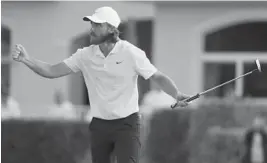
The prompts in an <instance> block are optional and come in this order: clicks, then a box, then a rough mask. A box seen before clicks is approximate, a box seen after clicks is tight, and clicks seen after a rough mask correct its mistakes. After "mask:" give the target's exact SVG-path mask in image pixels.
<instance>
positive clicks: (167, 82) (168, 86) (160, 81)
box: [150, 71, 190, 106]
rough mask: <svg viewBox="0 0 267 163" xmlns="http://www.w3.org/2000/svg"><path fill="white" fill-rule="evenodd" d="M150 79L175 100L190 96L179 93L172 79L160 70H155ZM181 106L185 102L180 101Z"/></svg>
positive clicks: (184, 104)
mask: <svg viewBox="0 0 267 163" xmlns="http://www.w3.org/2000/svg"><path fill="white" fill-rule="evenodd" d="M150 79H151V80H152V81H153V82H155V83H156V84H157V85H158V86H159V87H160V88H161V89H162V90H163V91H164V92H165V93H167V94H169V95H170V96H172V97H173V98H174V99H176V100H177V102H179V101H182V100H184V99H187V98H189V97H190V96H188V95H186V94H183V93H181V92H180V91H179V90H178V89H177V87H176V85H175V83H174V82H173V80H172V79H171V78H169V77H168V76H167V75H165V74H163V73H162V72H160V71H157V72H155V73H154V74H153V75H152V76H151V77H150ZM180 105H181V106H186V105H187V103H186V102H180Z"/></svg>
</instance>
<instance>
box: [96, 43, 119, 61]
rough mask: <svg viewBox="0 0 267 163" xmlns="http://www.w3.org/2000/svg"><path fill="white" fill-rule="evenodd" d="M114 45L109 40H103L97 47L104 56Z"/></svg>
mask: <svg viewBox="0 0 267 163" xmlns="http://www.w3.org/2000/svg"><path fill="white" fill-rule="evenodd" d="M114 46H115V43H111V42H104V43H102V44H99V48H100V50H101V52H102V53H103V54H104V56H105V57H106V56H107V55H108V54H109V53H110V52H111V50H112V49H113V48H114Z"/></svg>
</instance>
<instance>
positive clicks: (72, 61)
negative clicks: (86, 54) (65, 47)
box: [63, 49, 83, 72]
mask: <svg viewBox="0 0 267 163" xmlns="http://www.w3.org/2000/svg"><path fill="white" fill-rule="evenodd" d="M82 52H83V50H82V49H78V50H77V51H76V53H74V54H72V56H70V57H69V58H67V59H65V60H64V61H63V62H64V63H65V64H66V65H67V66H68V67H69V68H70V69H71V70H72V71H73V72H78V71H80V70H81V69H80V67H81V66H80V62H81V56H82Z"/></svg>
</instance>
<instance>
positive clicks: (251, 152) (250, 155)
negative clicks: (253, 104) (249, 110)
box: [243, 115, 267, 163]
mask: <svg viewBox="0 0 267 163" xmlns="http://www.w3.org/2000/svg"><path fill="white" fill-rule="evenodd" d="M245 148H246V149H245V155H244V157H243V163H267V131H266V122H265V119H264V117H263V116H262V115H258V116H257V117H256V118H255V119H254V122H253V126H252V128H250V129H249V130H248V131H247V132H246V134H245Z"/></svg>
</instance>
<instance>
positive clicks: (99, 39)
mask: <svg viewBox="0 0 267 163" xmlns="http://www.w3.org/2000/svg"><path fill="white" fill-rule="evenodd" d="M108 35H109V32H108V26H107V24H106V23H101V24H98V23H94V22H91V30H90V44H94V45H98V44H101V43H103V42H104V41H105V40H106V39H107V36H108Z"/></svg>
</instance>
